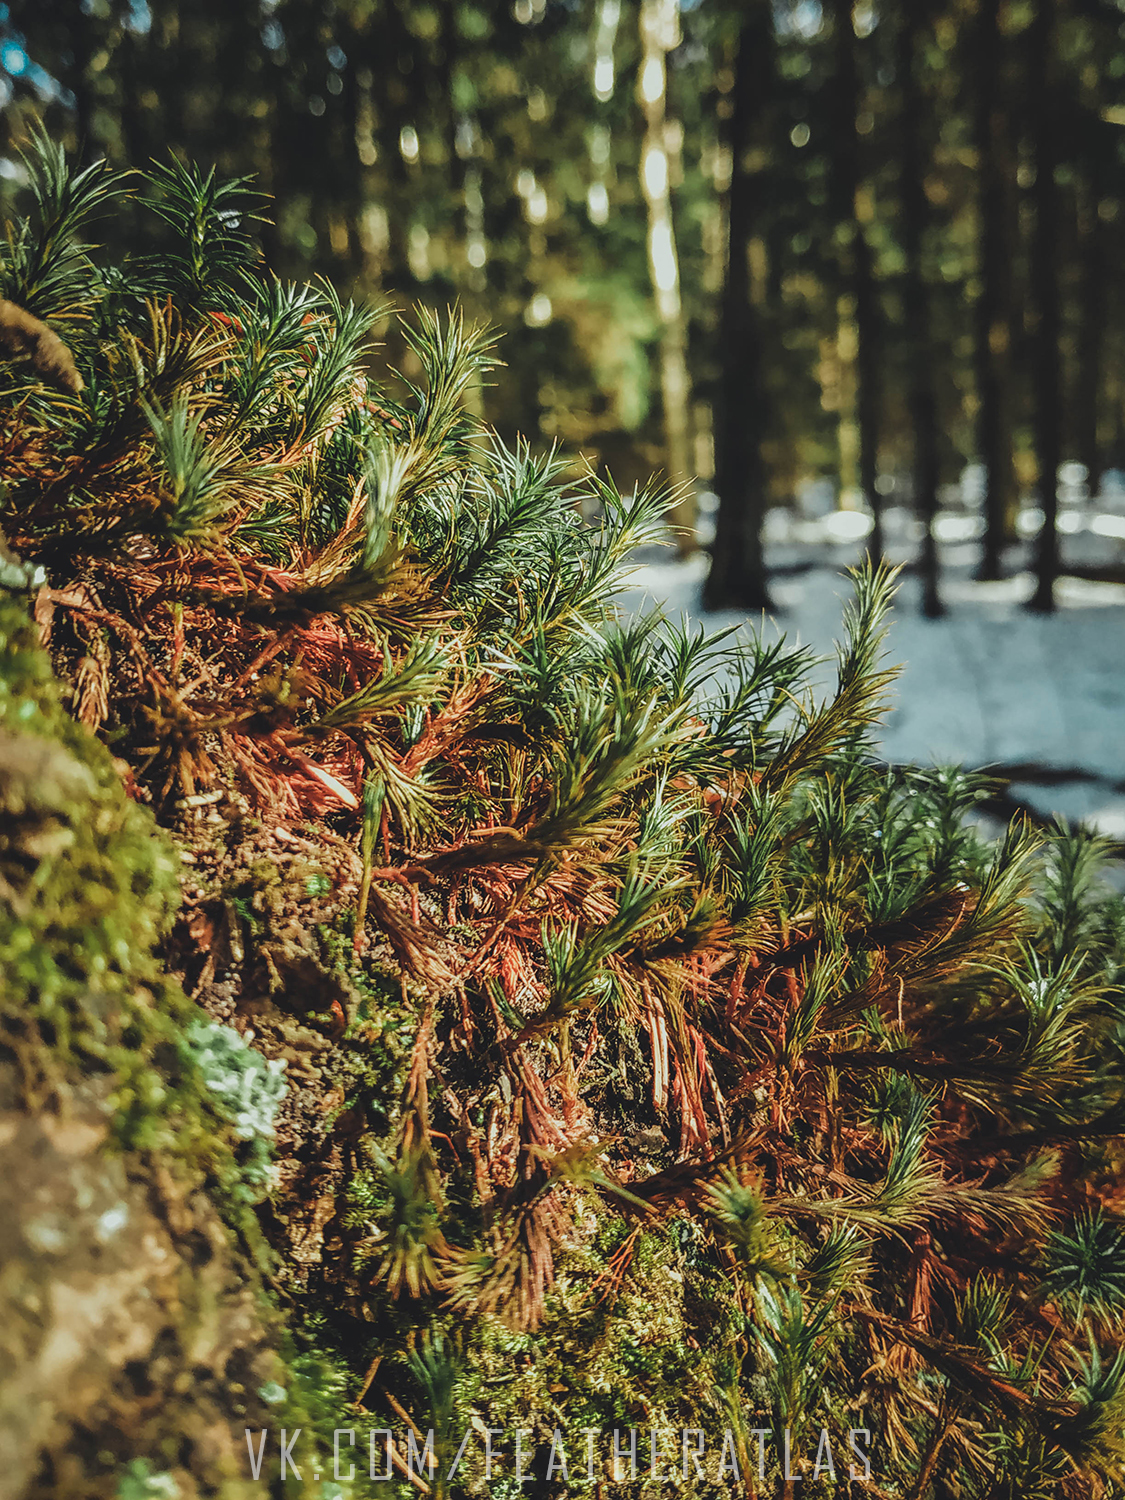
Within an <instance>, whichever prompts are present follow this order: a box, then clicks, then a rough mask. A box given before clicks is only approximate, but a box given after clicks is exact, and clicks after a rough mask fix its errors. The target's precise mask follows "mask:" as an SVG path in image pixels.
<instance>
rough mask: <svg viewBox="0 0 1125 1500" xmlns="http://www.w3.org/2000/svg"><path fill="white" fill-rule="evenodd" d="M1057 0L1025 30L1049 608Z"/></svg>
mask: <svg viewBox="0 0 1125 1500" xmlns="http://www.w3.org/2000/svg"><path fill="white" fill-rule="evenodd" d="M1056 4H1057V0H1037V4H1036V8H1035V15H1034V19H1033V20H1032V23H1031V27H1030V31H1029V35H1028V44H1029V58H1028V71H1029V78H1028V84H1029V88H1028V97H1029V98H1030V100H1031V102H1032V119H1033V122H1034V123H1033V131H1034V137H1033V139H1034V148H1035V187H1034V192H1033V201H1034V205H1035V235H1034V238H1033V240H1032V246H1031V282H1032V300H1033V303H1034V308H1035V334H1034V338H1033V339H1032V381H1033V386H1034V400H1033V411H1034V420H1035V457H1036V461H1037V465H1038V469H1039V504H1040V506H1041V508H1042V511H1043V529H1042V530H1041V531H1040V533H1039V544H1038V547H1037V549H1036V558H1035V572H1036V586H1035V593H1034V594H1033V596H1032V598H1031V600H1030V601H1029V608H1031V609H1033V610H1037V611H1040V612H1043V613H1049V612H1050V611H1051V610H1053V609H1054V607H1055V598H1054V590H1055V579H1056V578H1057V576H1058V571H1059V537H1058V525H1057V522H1058V470H1059V463H1060V460H1061V457H1062V424H1061V413H1060V410H1059V407H1060V401H1061V391H1060V380H1059V318H1060V309H1059V277H1058V265H1057V239H1058V222H1057V214H1058V204H1057V194H1056V189H1055V165H1056V154H1057V148H1056V141H1055V132H1056V128H1057V122H1056V116H1057V108H1056V103H1055V97H1054V69H1053V66H1052V54H1053V52H1054V48H1055V12H1056Z"/></svg>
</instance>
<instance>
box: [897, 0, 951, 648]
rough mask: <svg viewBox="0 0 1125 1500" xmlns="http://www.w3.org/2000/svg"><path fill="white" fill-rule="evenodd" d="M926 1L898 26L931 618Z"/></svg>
mask: <svg viewBox="0 0 1125 1500" xmlns="http://www.w3.org/2000/svg"><path fill="white" fill-rule="evenodd" d="M922 22H923V16H922V15H920V14H919V4H918V3H917V0H916V3H914V4H911V5H908V6H905V7H904V8H903V11H902V20H901V22H900V29H899V38H898V41H899V48H898V52H899V56H898V70H897V71H898V75H899V78H900V80H901V89H902V121H901V130H902V159H901V197H902V239H903V252H904V255H905V259H906V269H905V274H904V279H903V280H904V284H903V311H904V321H905V325H906V326H905V334H906V340H905V342H906V357H907V362H908V369H907V381H908V384H909V396H908V400H909V408H910V420H911V426H912V428H913V437H914V464H913V480H914V506H915V509H916V511H917V513H918V518H919V520H920V521H921V522H922V526H923V528H924V530H923V536H922V554H921V558H920V560H919V571H920V573H921V577H922V612H923V614H925V615H926V616H927V617H928V618H930V619H935V618H936V617H937V616H939V615H941V614H942V613H943V612H944V611H943V606H942V602H941V594H940V591H939V585H938V555H937V543H936V541H935V539H934V520H935V518H936V516H937V490H938V478H939V473H940V470H939V460H938V429H937V393H936V391H935V388H934V374H933V370H934V349H933V341H932V338H931V333H930V297H929V289H928V287H927V285H926V277H925V269H924V267H923V264H922V251H923V245H924V242H925V235H926V228H927V224H928V221H929V207H928V202H927V199H926V188H925V175H926V167H927V162H926V151H925V147H924V144H923V138H922V131H923V128H924V125H923V110H924V102H925V101H924V98H923V93H922V88H921V82H920V77H919V74H920V59H919V53H920V51H921V46H920V42H921V30H922Z"/></svg>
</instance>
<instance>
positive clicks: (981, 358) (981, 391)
mask: <svg viewBox="0 0 1125 1500" xmlns="http://www.w3.org/2000/svg"><path fill="white" fill-rule="evenodd" d="M976 42H977V45H976V136H977V154H978V160H979V163H980V168H979V177H978V188H977V191H978V204H979V210H978V212H979V215H980V295H979V296H978V298H977V303H976V309H975V311H976V320H975V321H976V326H975V330H974V332H975V343H976V349H975V354H976V361H975V363H976V377H977V396H978V399H979V402H980V406H979V409H978V417H977V451H978V453H979V455H980V461H981V463H982V464H983V465H984V468H985V473H986V476H987V477H986V484H987V489H986V492H985V534H984V549H983V554H982V557H981V564H980V571H979V576H980V577H981V578H992V579H996V578H1000V577H1001V576H1002V573H1003V558H1004V547H1005V545H1006V544H1007V543H1008V542H1009V541H1011V540H1012V539H1013V536H1014V527H1015V511H1016V479H1015V469H1014V467H1013V462H1012V456H1013V455H1012V366H1011V335H1012V329H1011V308H1012V251H1013V247H1012V243H1011V236H1010V233H1009V218H1008V205H1009V199H1010V190H1011V185H1010V175H1011V173H1010V158H1011V148H1010V143H1009V140H1008V129H1007V116H1006V108H1005V100H1004V95H1003V80H1002V74H1001V63H1000V0H980V15H979V21H978V28H977V39H976Z"/></svg>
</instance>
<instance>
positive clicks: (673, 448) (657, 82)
mask: <svg viewBox="0 0 1125 1500" xmlns="http://www.w3.org/2000/svg"><path fill="white" fill-rule="evenodd" d="M679 42H680V16H679V5H678V3H677V0H644V3H643V4H642V6H641V71H640V77H639V80H638V93H639V95H640V100H641V104H642V106H643V108H644V116H645V133H644V139H643V141H642V143H641V190H642V191H643V193H644V199H645V205H646V207H647V209H648V264H649V274H650V276H651V277H652V289H653V296H654V298H655V300H656V311H657V315H658V317H659V319H660V395H661V400H662V402H663V407H664V450H665V457H666V463H667V470H668V478H669V480H670V481H671V483H672V484H673V485H675V486H676V488H677V492H678V498H677V500H676V503H675V504H674V505H673V506H672V508H671V511H670V512H669V519H670V520H671V522H672V524H673V526H675V528H676V545H677V546H678V547H679V549H680V551H681V552H683V553H688V552H693V551H694V550H695V545H696V543H695V495H694V492H693V491H691V490H688V489H687V486H689V485H690V483H691V387H690V383H689V380H688V368H687V331H686V328H685V325H684V310H683V304H682V302H681V299H680V267H679V257H678V256H677V253H676V236H675V231H674V229H673V225H672V191H671V173H670V171H669V163H670V155H671V153H670V152H669V146H670V144H672V142H673V140H674V138H675V129H674V125H673V122H672V120H671V119H669V116H668V83H667V71H666V66H665V59H666V57H667V55H668V53H669V52H670V51H671V50H672V48H673V47H676V46H678V45H679Z"/></svg>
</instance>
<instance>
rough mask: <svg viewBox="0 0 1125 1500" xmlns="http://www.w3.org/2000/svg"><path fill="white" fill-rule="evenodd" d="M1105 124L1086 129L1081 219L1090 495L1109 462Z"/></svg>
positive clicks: (1082, 363)
mask: <svg viewBox="0 0 1125 1500" xmlns="http://www.w3.org/2000/svg"><path fill="white" fill-rule="evenodd" d="M1100 124H1101V122H1100V121H1096V122H1094V128H1093V129H1092V130H1089V131H1088V132H1087V134H1086V152H1085V161H1086V172H1085V174H1084V175H1085V178H1086V181H1085V183H1084V184H1083V194H1082V207H1081V212H1080V219H1079V235H1080V240H1079V255H1080V264H1081V276H1082V283H1081V293H1080V296H1081V306H1080V311H1079V328H1078V370H1077V383H1076V384H1077V388H1076V392H1075V395H1076V398H1077V399H1076V412H1075V418H1076V427H1077V432H1076V438H1077V452H1078V459H1079V462H1080V463H1082V464H1084V465H1085V467H1086V476H1087V480H1088V482H1089V486H1090V494H1091V495H1096V494H1097V492H1098V486H1099V483H1100V481H1101V477H1102V468H1103V466H1104V465H1103V458H1102V448H1101V442H1100V434H1099V427H1098V418H1099V416H1100V414H1101V397H1102V379H1103V374H1104V366H1105V328H1106V321H1107V316H1108V311H1109V309H1108V306H1107V291H1108V287H1107V281H1108V277H1107V248H1106V243H1105V241H1106V226H1105V222H1104V221H1103V219H1102V217H1101V204H1102V198H1103V196H1104V194H1105V190H1106V181H1105V177H1106V172H1105V148H1104V146H1103V143H1102V140H1101V130H1100V129H1099V128H1098V127H1099V126H1100Z"/></svg>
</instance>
